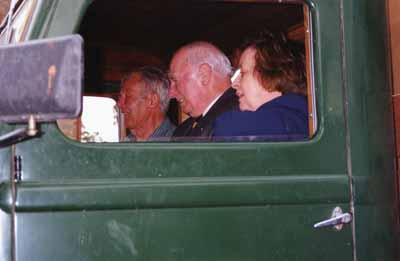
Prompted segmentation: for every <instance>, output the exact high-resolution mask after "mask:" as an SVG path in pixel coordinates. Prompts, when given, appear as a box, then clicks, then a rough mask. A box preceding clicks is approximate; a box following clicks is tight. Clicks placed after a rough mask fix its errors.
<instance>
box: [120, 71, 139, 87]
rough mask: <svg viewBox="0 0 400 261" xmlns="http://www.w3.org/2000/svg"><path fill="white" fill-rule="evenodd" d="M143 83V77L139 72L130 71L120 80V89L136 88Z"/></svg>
mask: <svg viewBox="0 0 400 261" xmlns="http://www.w3.org/2000/svg"><path fill="white" fill-rule="evenodd" d="M142 83H143V78H142V75H141V74H140V73H132V74H130V75H129V76H128V77H126V78H124V79H123V80H122V86H121V87H122V88H121V90H122V91H129V90H131V89H137V88H138V87H141V84H142Z"/></svg>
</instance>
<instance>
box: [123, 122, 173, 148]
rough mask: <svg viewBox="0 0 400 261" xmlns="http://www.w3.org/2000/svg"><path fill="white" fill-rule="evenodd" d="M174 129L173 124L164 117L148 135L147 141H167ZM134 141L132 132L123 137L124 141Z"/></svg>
mask: <svg viewBox="0 0 400 261" xmlns="http://www.w3.org/2000/svg"><path fill="white" fill-rule="evenodd" d="M175 129H176V126H175V124H173V123H172V122H171V120H170V119H169V118H168V117H165V119H164V120H163V122H162V123H161V125H160V126H158V128H157V129H155V130H154V132H153V134H151V135H150V137H149V138H148V140H147V141H169V140H170V138H171V136H172V133H174V131H175ZM135 141H136V137H135V135H133V134H132V133H130V134H129V135H128V136H126V137H125V139H124V142H135Z"/></svg>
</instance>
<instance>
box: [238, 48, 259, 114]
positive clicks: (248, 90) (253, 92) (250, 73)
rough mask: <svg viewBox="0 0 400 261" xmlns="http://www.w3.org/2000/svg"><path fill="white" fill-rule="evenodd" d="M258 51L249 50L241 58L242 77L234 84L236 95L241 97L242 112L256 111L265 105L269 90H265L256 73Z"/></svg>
mask: <svg viewBox="0 0 400 261" xmlns="http://www.w3.org/2000/svg"><path fill="white" fill-rule="evenodd" d="M255 54H256V51H255V50H254V49H253V48H251V47H250V48H247V49H246V50H245V51H244V52H243V53H242V55H241V56H240V61H239V66H240V76H239V77H237V78H236V80H235V81H234V82H233V84H232V85H233V88H235V89H236V95H237V96H238V97H239V107H240V110H241V111H255V110H257V109H258V108H259V107H260V106H261V105H262V104H263V103H264V100H263V99H262V98H263V97H265V95H266V93H267V90H265V89H264V88H263V87H262V85H261V82H260V81H259V79H258V77H257V73H256V72H255V71H254V66H255V64H256V61H255Z"/></svg>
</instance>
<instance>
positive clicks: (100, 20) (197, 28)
mask: <svg viewBox="0 0 400 261" xmlns="http://www.w3.org/2000/svg"><path fill="white" fill-rule="evenodd" d="M265 30H270V31H274V32H281V33H282V34H284V35H285V37H286V38H287V39H289V40H290V41H291V43H293V48H295V49H296V48H297V49H299V50H301V51H302V53H303V54H304V57H303V62H304V64H305V75H306V88H307V90H306V97H307V114H306V117H307V119H306V120H307V125H308V133H307V138H306V139H311V138H312V136H313V135H314V134H315V133H316V131H317V129H318V122H317V117H316V116H317V112H316V100H315V92H314V85H313V74H312V72H313V68H312V64H313V63H312V44H311V42H312V41H311V40H312V27H311V21H310V17H309V7H308V6H307V4H305V3H303V2H301V1H296V2H295V1H267V2H259V1H203V2H202V1H168V3H166V2H164V1H156V0H153V1H131V0H121V1H118V4H111V3H110V2H109V1H107V0H97V1H94V2H93V3H92V4H91V6H90V7H89V8H88V9H87V12H86V13H85V15H84V17H83V20H82V23H81V25H80V27H79V33H80V34H81V35H82V36H83V38H84V40H85V71H86V72H85V90H84V91H85V94H86V95H92V96H93V95H97V96H102V97H109V98H110V99H114V102H116V103H117V102H118V99H119V98H120V95H121V88H122V87H123V84H122V82H123V79H126V77H131V76H132V75H131V74H132V71H134V70H135V69H137V68H142V67H146V66H148V67H156V68H159V69H160V70H162V71H164V72H166V73H168V71H169V64H170V62H171V58H172V57H173V54H174V52H175V51H176V50H178V49H179V48H180V47H181V46H183V45H185V44H187V43H190V42H194V41H207V42H211V43H213V44H215V45H216V46H217V47H218V48H220V49H221V51H222V52H223V53H225V54H226V55H227V57H228V58H229V59H230V62H231V64H232V66H233V68H235V69H236V68H238V67H239V66H240V64H239V58H240V54H241V53H240V51H239V49H240V48H239V47H240V46H242V45H243V42H244V40H245V39H247V38H249V37H251V36H254V35H257V34H258V33H261V32H263V31H265ZM242 73H243V72H242ZM169 76H170V75H169ZM117 105H119V104H118V103H117ZM90 106H96V108H94V109H93V108H89V107H90ZM99 106H100V107H102V106H103V105H101V104H93V105H86V107H84V112H83V115H82V118H83V117H84V116H85V115H87V114H86V112H85V110H86V109H87V110H92V111H97V112H99V111H100V107H99ZM116 107H117V108H118V106H116ZM115 113H116V115H117V116H115V119H116V121H117V122H116V123H115V122H114V123H115V124H114V123H111V122H110V124H113V128H116V129H115V130H114V132H115V133H118V137H117V138H116V139H115V138H113V139H103V138H102V139H95V138H94V139H92V138H90V139H86V140H82V137H85V130H83V129H82V128H78V129H79V130H78V132H80V133H78V134H77V135H75V136H74V135H68V130H67V129H66V128H65V127H64V126H63V125H62V124H59V128H60V129H61V130H62V131H63V132H64V133H65V134H66V135H67V136H69V137H70V138H73V139H76V140H80V141H82V142H83V141H86V142H122V141H126V137H127V136H129V134H130V128H129V123H128V122H127V119H126V117H125V120H124V116H126V115H124V114H126V113H124V114H122V113H123V110H121V108H119V109H118V110H115ZM165 113H166V115H167V117H168V119H169V120H170V121H171V122H172V123H173V124H175V125H180V124H182V122H184V121H185V119H187V118H188V115H187V114H185V110H184V108H182V106H181V105H180V104H179V102H177V101H176V100H175V99H172V100H171V101H170V104H169V106H168V110H167V111H166V112H165ZM95 114H96V113H95ZM95 114H93V116H92V117H94V120H93V121H98V119H99V116H98V115H95ZM97 114H99V113H97ZM85 117H86V116H85ZM82 118H81V119H80V120H79V121H80V122H82V120H83V119H82ZM86 120H87V119H85V120H84V121H86ZM143 124H146V122H145V120H143ZM127 125H128V126H127ZM90 137H91V136H90ZM231 140H232V139H231ZM231 140H230V141H231ZM233 140H234V139H233ZM245 140H257V139H253V138H250V139H245ZM267 140H268V139H267ZM136 141H140V139H139V140H136ZM153 141H154V140H153ZM155 141H158V140H157V139H156V140H155ZM162 141H164V140H162ZM184 141H189V142H190V141H191V139H190V137H189V138H188V139H184Z"/></svg>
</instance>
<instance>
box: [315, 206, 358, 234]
mask: <svg viewBox="0 0 400 261" xmlns="http://www.w3.org/2000/svg"><path fill="white" fill-rule="evenodd" d="M352 220H353V216H352V215H351V214H350V213H343V212H342V209H341V208H340V207H336V208H335V209H334V210H333V211H332V216H331V218H330V219H327V220H323V221H321V222H318V223H316V224H314V228H321V227H330V226H333V227H334V229H335V230H341V229H342V228H343V225H344V224H348V223H350V222H351V221H352Z"/></svg>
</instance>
